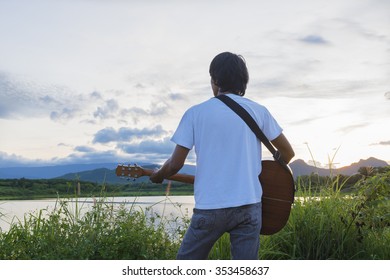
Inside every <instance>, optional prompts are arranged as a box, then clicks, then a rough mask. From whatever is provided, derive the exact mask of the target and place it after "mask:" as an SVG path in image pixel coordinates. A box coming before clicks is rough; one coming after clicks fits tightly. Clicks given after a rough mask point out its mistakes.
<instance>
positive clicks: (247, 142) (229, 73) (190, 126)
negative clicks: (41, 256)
mask: <svg viewBox="0 0 390 280" xmlns="http://www.w3.org/2000/svg"><path fill="white" fill-rule="evenodd" d="M209 72H210V76H211V88H212V91H213V94H214V96H218V95H221V94H226V95H227V96H229V97H230V98H232V99H233V100H235V101H236V102H238V103H239V104H240V105H241V106H243V107H244V108H245V109H246V110H247V111H248V112H249V113H250V114H251V115H252V117H253V118H254V119H255V120H256V122H257V123H258V125H259V127H260V128H261V129H262V131H263V133H264V134H265V135H266V136H267V138H268V139H269V140H270V141H271V143H272V144H273V145H274V146H275V148H276V149H277V150H279V152H280V153H281V156H282V159H283V160H284V161H285V162H286V163H288V162H289V161H290V160H291V159H292V158H293V156H294V151H293V149H292V148H291V145H290V144H289V142H288V140H287V139H286V137H285V136H284V135H283V133H282V129H281V127H280V126H279V125H278V123H277V122H276V120H275V119H274V118H273V117H272V115H271V114H270V113H269V112H268V110H267V109H266V108H265V107H264V106H262V105H260V104H257V103H255V102H253V101H251V100H249V99H247V98H244V97H243V96H244V94H245V90H246V86H247V83H248V80H249V75H248V70H247V67H246V63H245V60H244V59H243V57H242V56H239V55H236V54H233V53H230V52H224V53H221V54H219V55H217V56H216V57H215V58H214V59H213V60H212V62H211V64H210V70H209ZM171 140H172V141H173V142H174V143H176V147H175V149H174V151H173V153H172V155H171V157H170V158H169V159H168V160H167V161H166V162H165V163H164V165H163V166H162V167H161V168H160V169H159V170H157V171H155V172H154V173H153V174H152V175H151V176H150V180H151V181H152V182H154V183H161V182H162V181H163V180H164V179H165V178H168V177H170V176H172V175H174V174H176V173H177V172H178V171H179V170H180V169H181V168H182V167H183V165H184V162H185V159H186V157H187V155H188V152H189V151H190V150H191V149H192V148H193V147H195V153H196V174H195V183H194V196H195V208H194V213H193V216H192V219H191V224H190V227H189V228H188V230H187V232H186V234H185V236H184V239H183V242H182V244H181V247H180V249H179V252H178V254H177V259H206V258H207V256H208V254H209V252H210V250H211V248H212V247H213V245H214V243H215V242H216V241H217V240H218V239H219V238H220V237H221V236H222V235H223V234H224V233H225V232H228V233H229V234H230V243H231V254H232V258H233V259H257V258H258V250H259V246H260V241H259V240H260V238H259V235H260V230H261V196H262V189H261V185H260V182H259V179H258V175H259V174H260V172H261V143H260V141H259V140H258V139H257V138H256V136H255V134H254V133H253V132H252V131H251V130H250V128H249V127H248V126H247V124H246V123H245V122H244V121H243V120H242V119H241V118H240V117H239V116H238V115H237V114H236V113H234V112H233V111H232V110H231V109H230V108H229V107H227V106H226V105H225V104H224V103H222V102H221V101H220V100H218V99H217V98H211V99H209V100H207V101H205V102H203V103H201V104H198V105H195V106H193V107H192V108H190V109H189V110H187V111H186V113H185V114H184V116H183V117H182V119H181V121H180V124H179V126H178V128H177V130H176V132H175V133H174V135H173V137H172V139H171Z"/></svg>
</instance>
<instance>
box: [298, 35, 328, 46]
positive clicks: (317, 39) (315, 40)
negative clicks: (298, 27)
mask: <svg viewBox="0 0 390 280" xmlns="http://www.w3.org/2000/svg"><path fill="white" fill-rule="evenodd" d="M299 40H300V41H301V42H304V43H307V44H312V45H327V44H329V43H328V41H327V40H325V39H324V38H322V37H321V36H318V35H308V36H306V37H303V38H301V39H299Z"/></svg>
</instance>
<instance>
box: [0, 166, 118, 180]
mask: <svg viewBox="0 0 390 280" xmlns="http://www.w3.org/2000/svg"><path fill="white" fill-rule="evenodd" d="M116 165H117V164H116V163H95V164H67V165H54V166H40V167H30V166H21V167H2V168H0V179H14V178H26V179H51V178H55V177H59V176H62V175H64V174H67V173H76V172H82V171H87V170H93V169H97V168H108V169H114V168H115V167H116Z"/></svg>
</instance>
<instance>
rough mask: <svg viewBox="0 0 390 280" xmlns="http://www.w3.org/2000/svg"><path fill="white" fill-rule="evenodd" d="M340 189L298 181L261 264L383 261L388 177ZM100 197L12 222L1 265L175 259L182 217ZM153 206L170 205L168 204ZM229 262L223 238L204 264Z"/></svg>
mask: <svg viewBox="0 0 390 280" xmlns="http://www.w3.org/2000/svg"><path fill="white" fill-rule="evenodd" d="M344 183H345V181H343V180H340V179H339V178H338V177H337V176H336V177H332V178H329V179H327V180H326V181H325V183H323V185H322V186H321V187H320V188H319V187H318V186H317V185H316V187H315V188H314V189H313V183H312V182H310V181H309V182H308V181H302V180H298V181H297V187H298V191H297V199H296V201H295V203H294V204H293V208H292V211H291V215H290V219H289V221H288V223H287V225H286V227H285V228H284V229H283V230H281V231H280V232H279V233H277V234H274V235H272V236H261V247H260V252H259V258H260V259H298V260H301V259H305V260H306V259H320V260H327V259H343V260H350V259H370V260H371V259H382V260H389V259H390V211H389V210H390V188H389V186H390V169H389V168H388V169H387V170H385V171H384V172H382V173H380V174H376V175H373V174H370V176H366V177H364V178H363V179H362V180H360V181H359V182H358V183H357V184H356V185H355V187H354V191H353V192H351V193H348V194H346V193H344V192H343V191H342V190H343V185H344ZM101 194H102V198H99V199H97V200H95V203H94V204H93V206H92V208H87V207H86V205H85V204H84V202H83V201H80V200H79V198H78V197H77V196H75V197H74V198H73V199H60V198H58V202H57V205H56V207H55V209H53V210H49V209H42V210H40V211H37V212H36V213H29V214H26V215H25V217H24V220H23V221H15V222H14V223H12V224H11V226H10V229H9V230H8V231H7V232H1V231H0V259H40V260H44V259H107V260H109V259H116V260H119V259H174V258H175V256H176V252H177V250H178V248H179V245H180V241H181V239H182V237H183V235H184V233H185V231H186V228H187V227H188V224H189V220H188V216H186V214H185V213H182V214H183V215H182V217H168V218H166V217H165V216H164V215H161V214H158V213H153V211H152V209H145V210H140V209H138V208H137V207H136V206H135V204H132V205H131V207H125V205H115V204H114V203H111V202H110V201H108V199H107V198H105V197H104V190H102V193H101ZM298 197H299V199H298ZM135 199H136V198H135ZM74 201H76V204H75V207H69V204H70V202H74ZM159 203H160V204H161V203H172V201H170V198H169V196H166V198H165V199H163V200H162V201H160V202H159ZM176 206H177V207H178V209H181V206H180V205H176ZM167 229H168V230H167ZM230 257H231V256H230V243H229V235H228V234H225V235H224V236H222V238H220V239H219V240H218V241H217V243H216V244H215V245H214V247H213V249H212V251H211V252H210V255H209V258H210V259H230Z"/></svg>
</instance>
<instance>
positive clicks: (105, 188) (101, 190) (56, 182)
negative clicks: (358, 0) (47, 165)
mask: <svg viewBox="0 0 390 280" xmlns="http://www.w3.org/2000/svg"><path fill="white" fill-rule="evenodd" d="M193 193H194V187H193V185H189V184H182V183H175V182H167V183H165V184H161V185H160V184H152V183H136V182H129V183H128V184H118V185H110V184H98V183H92V182H85V181H69V180H65V179H24V178H22V179H0V200H31V199H49V198H58V197H61V198H72V197H75V196H77V197H100V196H117V197H125V196H163V195H167V194H168V195H175V196H176V195H193Z"/></svg>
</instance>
